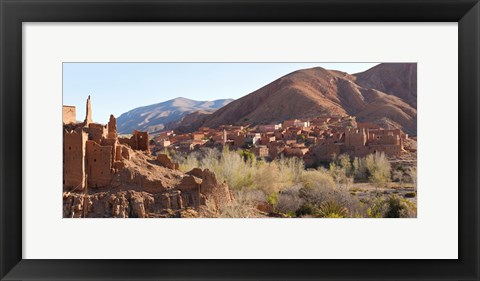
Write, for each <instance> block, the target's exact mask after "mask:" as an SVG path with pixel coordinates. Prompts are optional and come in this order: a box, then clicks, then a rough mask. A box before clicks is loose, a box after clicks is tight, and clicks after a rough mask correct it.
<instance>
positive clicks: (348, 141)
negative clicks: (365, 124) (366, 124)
mask: <svg viewBox="0 0 480 281" xmlns="http://www.w3.org/2000/svg"><path fill="white" fill-rule="evenodd" d="M366 143H367V134H366V133H365V130H364V129H352V128H349V129H347V130H346V131H345V145H346V146H360V145H365V144H366Z"/></svg>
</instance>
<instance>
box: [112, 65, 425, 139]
mask: <svg viewBox="0 0 480 281" xmlns="http://www.w3.org/2000/svg"><path fill="white" fill-rule="evenodd" d="M204 103H207V105H208V106H204ZM172 105H173V107H172ZM416 105H417V65H416V63H382V64H379V65H376V66H375V67H372V68H370V69H368V70H366V71H364V72H361V73H356V74H348V73H345V72H341V71H337V70H327V69H324V68H321V67H315V68H310V69H302V70H298V71H294V72H292V73H290V74H287V75H285V76H283V77H281V78H279V79H277V80H275V81H273V82H271V83H269V84H267V85H265V86H264V87H262V88H260V89H258V90H256V91H254V92H252V93H250V94H248V95H246V96H244V97H242V98H240V99H237V100H234V101H232V100H218V101H214V102H197V101H192V100H189V99H185V98H178V99H174V100H171V101H167V102H164V103H160V104H156V105H150V106H146V107H141V108H137V109H134V110H132V111H129V112H127V113H124V114H122V115H121V116H120V117H119V118H118V124H119V132H120V133H124V132H131V130H132V129H137V130H144V131H149V132H150V133H151V132H155V131H160V130H165V129H175V130H177V131H178V132H182V133H184V132H190V131H194V130H196V129H198V128H199V127H201V126H207V127H212V128H214V127H217V126H220V125H225V124H232V125H246V124H252V125H256V124H268V123H273V122H282V121H284V120H288V119H309V118H313V117H316V116H321V115H352V116H356V118H357V121H362V122H371V123H375V124H378V125H380V126H381V127H383V128H393V127H395V128H400V129H401V130H402V131H404V132H406V133H408V134H410V135H414V136H415V135H416V134H417V110H416ZM172 108H173V109H172Z"/></svg>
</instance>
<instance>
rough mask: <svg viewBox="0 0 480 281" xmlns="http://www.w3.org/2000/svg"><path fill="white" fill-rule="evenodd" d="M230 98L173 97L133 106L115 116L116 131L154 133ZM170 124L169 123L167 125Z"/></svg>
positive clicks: (209, 110)
mask: <svg viewBox="0 0 480 281" xmlns="http://www.w3.org/2000/svg"><path fill="white" fill-rule="evenodd" d="M231 101H233V100H232V99H221V100H214V101H196V100H191V99H187V98H175V99H172V100H168V101H165V102H162V103H157V104H152V105H148V106H143V107H139V108H135V109H133V110H130V111H128V112H126V113H123V114H122V115H120V116H119V117H118V118H117V122H118V132H119V133H120V134H131V133H132V131H133V130H139V131H147V132H149V133H155V132H157V131H160V130H164V129H168V126H171V127H172V126H175V125H176V122H177V121H179V120H181V119H182V118H183V117H184V116H185V115H187V114H189V113H192V112H195V111H198V110H200V111H202V112H209V113H211V112H213V111H215V110H217V109H218V108H220V107H222V106H224V105H226V104H228V103H230V102H231ZM169 124H170V125H169Z"/></svg>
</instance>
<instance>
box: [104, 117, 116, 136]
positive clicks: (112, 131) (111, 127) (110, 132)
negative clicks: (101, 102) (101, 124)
mask: <svg viewBox="0 0 480 281" xmlns="http://www.w3.org/2000/svg"><path fill="white" fill-rule="evenodd" d="M117 136H118V135H117V119H116V118H115V117H114V116H113V114H111V115H110V120H109V121H108V125H107V138H108V139H116V138H117Z"/></svg>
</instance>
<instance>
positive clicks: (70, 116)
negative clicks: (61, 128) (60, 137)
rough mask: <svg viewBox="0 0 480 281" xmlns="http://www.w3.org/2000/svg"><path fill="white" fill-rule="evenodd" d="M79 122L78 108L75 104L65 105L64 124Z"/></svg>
mask: <svg viewBox="0 0 480 281" xmlns="http://www.w3.org/2000/svg"><path fill="white" fill-rule="evenodd" d="M75 123H77V109H76V107H75V106H70V105H64V106H63V124H64V125H66V124H75Z"/></svg>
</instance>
